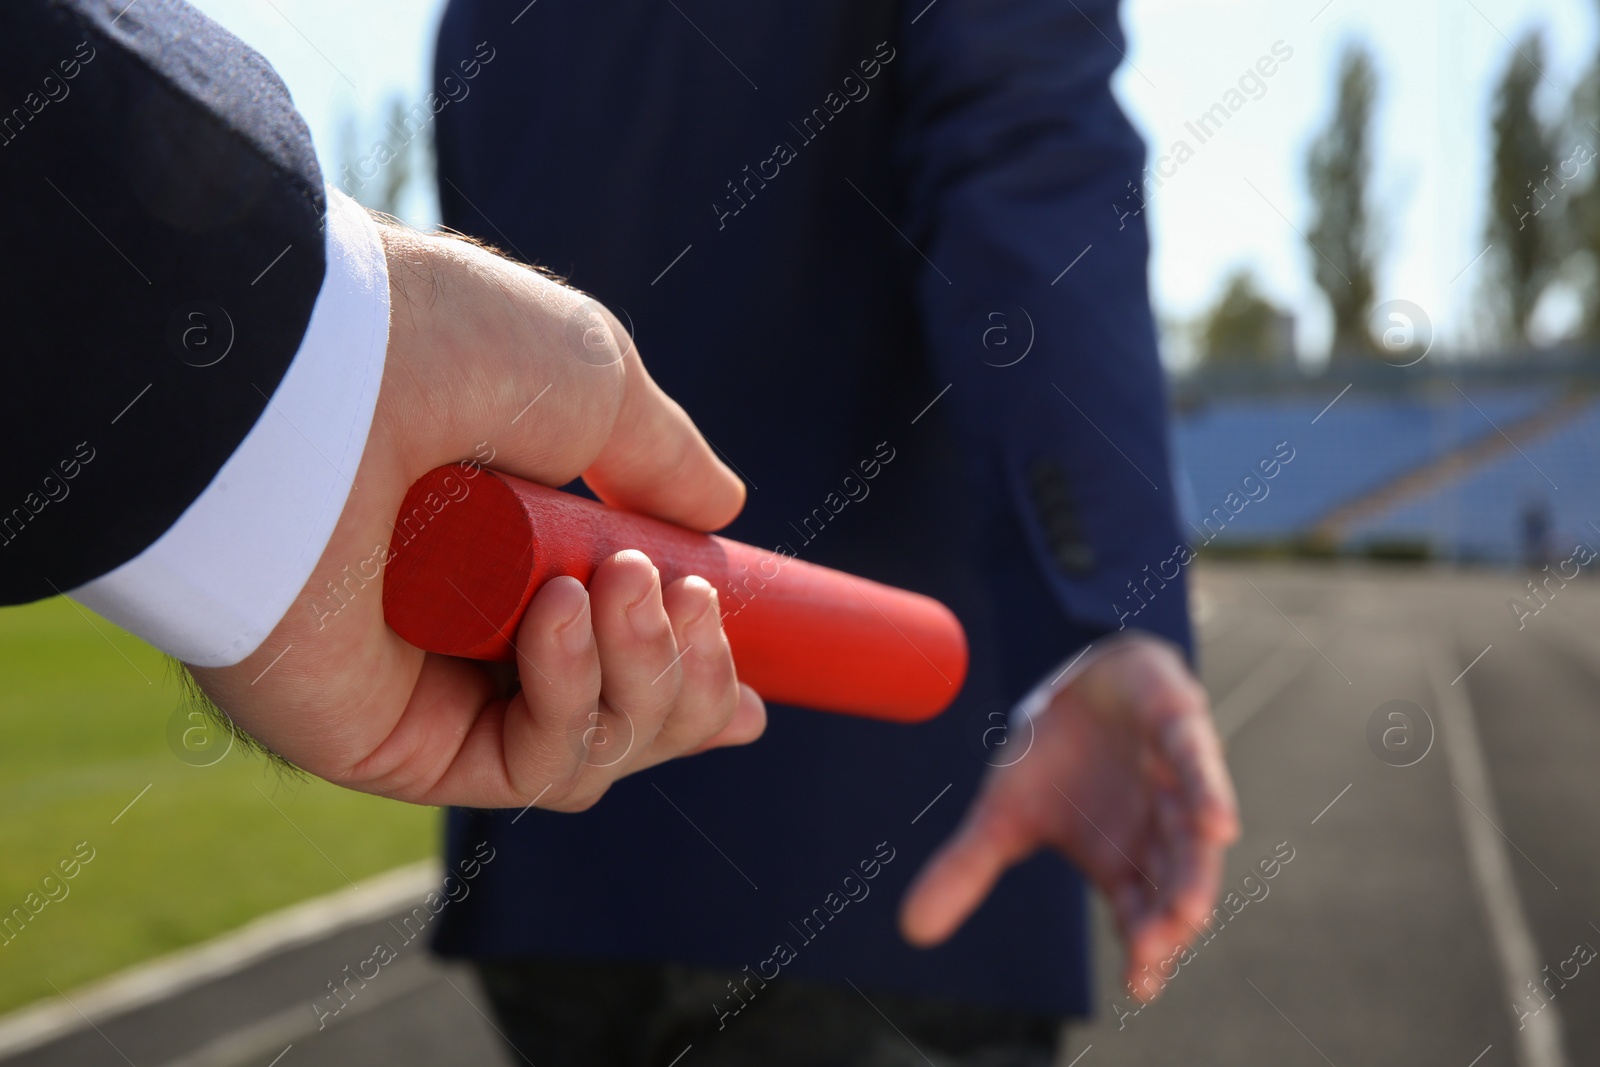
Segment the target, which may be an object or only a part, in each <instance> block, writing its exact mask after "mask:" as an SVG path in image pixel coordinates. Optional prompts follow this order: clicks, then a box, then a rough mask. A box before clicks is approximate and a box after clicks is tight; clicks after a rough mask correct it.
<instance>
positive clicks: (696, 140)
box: [436, 0, 1188, 1015]
mask: <svg viewBox="0 0 1600 1067" xmlns="http://www.w3.org/2000/svg"><path fill="white" fill-rule="evenodd" d="M525 2H526V0H454V2H453V3H452V4H451V5H450V7H449V9H448V11H447V14H446V15H445V18H444V22H443V26H442V29H441V32H440V37H439V45H438V53H437V60H438V74H439V76H440V77H441V78H443V77H445V76H446V75H448V74H450V73H451V72H452V71H454V70H455V69H456V66H457V64H458V62H459V61H461V60H464V59H469V58H470V57H472V55H473V54H474V49H475V48H476V47H477V45H478V43H479V42H484V41H486V42H488V43H489V44H490V45H491V46H492V47H493V48H494V49H495V50H496V54H495V59H494V61H493V63H492V64H490V65H487V66H485V67H484V68H483V69H482V71H481V73H480V74H479V76H478V78H477V80H476V81H475V83H474V85H473V90H472V95H471V96H470V98H468V99H465V100H463V101H461V102H460V103H457V104H455V105H453V106H452V107H450V108H449V109H447V110H446V111H445V112H444V113H443V114H442V115H441V116H440V118H439V128H438V147H439V178H440V192H441V196H442V200H443V209H444V217H445V220H446V222H447V223H449V224H450V225H452V226H454V227H457V228H459V229H461V230H464V231H466V232H469V233H472V234H474V235H477V236H479V237H482V238H484V239H486V240H488V241H491V242H494V243H496V244H499V245H500V246H502V247H503V248H505V249H506V250H507V251H508V252H511V253H513V254H517V255H520V256H522V257H524V258H526V259H529V260H532V261H534V262H538V263H540V264H542V265H545V266H547V267H549V268H551V269H553V270H555V271H557V272H560V273H562V274H565V275H567V276H568V277H569V278H570V280H571V282H572V283H573V284H574V285H576V286H578V287H580V288H583V289H585V290H588V291H589V292H592V293H594V294H595V295H596V296H597V297H598V298H599V299H601V300H603V301H604V302H605V303H606V304H608V305H609V306H611V307H612V308H613V309H615V310H616V311H617V312H618V314H619V316H621V317H623V318H624V321H626V322H631V324H632V328H633V331H634V333H635V336H636V338H637V342H638V344H639V346H640V349H641V351H642V353H643V355H644V358H645V361H646V363H647V365H648V366H649V368H650V370H651V372H652V374H654V375H655V377H656V378H657V379H658V380H659V381H660V382H661V384H662V385H663V387H664V388H665V389H666V390H667V391H668V392H669V393H670V394H671V395H672V396H674V397H675V398H676V399H678V400H679V401H680V402H681V403H682V404H683V405H684V407H685V408H686V409H687V410H688V411H689V413H690V414H691V415H692V416H693V417H694V419H695V420H696V421H697V423H698V424H699V425H700V426H701V427H702V428H703V429H704V431H705V433H706V435H707V437H708V438H709V439H710V440H711V441H712V442H713V444H714V445H715V446H716V448H717V449H718V450H719V451H720V452H721V453H722V454H723V455H724V456H725V457H726V458H727V460H728V461H729V462H730V463H731V464H733V465H734V466H735V467H736V468H737V469H738V470H739V472H740V473H741V474H742V475H743V476H744V477H745V479H746V481H747V482H748V483H749V487H750V497H749V504H748V506H747V507H746V509H745V512H744V514H743V515H742V516H741V517H740V518H739V519H738V521H737V522H735V523H734V525H733V526H732V527H730V529H729V530H728V531H727V532H728V533H729V534H730V535H731V536H733V537H736V538H739V539H741V540H745V541H748V542H752V543H755V544H759V545H765V546H777V545H786V546H788V547H789V548H790V549H792V550H793V551H794V552H795V553H797V554H798V555H799V556H800V557H801V558H803V559H807V560H811V561H814V562H818V563H822V564H826V565H830V566H834V567H840V568H844V569H846V570H850V571H855V572H858V573H861V574H864V575H867V576H870V577H872V578H876V579H879V580H881V581H885V582H889V583H893V584H898V585H903V586H908V587H910V588H913V589H918V590H921V591H924V592H926V593H929V594H931V595H933V596H935V597H938V598H939V599H941V600H943V601H944V602H945V603H947V604H949V605H950V606H951V607H952V608H953V609H954V610H955V611H956V613H957V614H958V615H959V616H960V618H961V620H962V622H963V623H964V624H965V625H966V628H967V632H968V635H969V638H970V641H971V650H972V669H971V673H970V677H969V679H968V681H967V684H966V688H965V691H964V692H963V693H962V695H961V698H960V699H959V700H958V701H957V702H956V704H955V705H954V707H952V708H951V710H949V711H948V712H946V713H945V714H944V715H943V716H942V717H940V718H938V719H936V720H934V721H932V722H929V723H926V724H922V725H918V726H897V725H887V724H882V723H875V722H870V721H865V720H862V719H856V718H850V717H846V716H840V715H829V714H822V713H818V712H813V711H804V710H798V709H790V708H773V709H772V710H771V721H770V725H769V728H768V730H767V734H766V736H765V737H764V738H763V739H762V740H761V741H760V742H758V743H757V744H754V745H751V746H749V747H747V748H742V749H737V750H730V751H719V752H714V753H711V754H708V755H704V756H700V757H697V758H695V759H691V760H684V761H679V762H676V763H673V764H670V765H667V766H663V767H658V768H656V769H654V770H652V771H649V772H647V773H644V774H639V775H635V776H633V777H630V778H628V779H625V780H624V781H622V782H621V783H620V784H618V785H617V786H616V787H614V788H613V789H612V790H611V792H610V793H608V794H607V795H606V796H605V798H604V799H603V800H601V802H600V803H599V804H598V805H597V806H596V807H595V808H593V809H592V810H591V811H589V812H587V813H584V814H582V815H559V814H551V813H547V812H542V811H529V812H527V813H526V814H522V815H520V816H519V813H517V812H514V811H513V812H499V813H488V812H473V811H458V812H455V813H453V814H452V817H451V819H450V829H449V846H448V847H449V850H450V852H451V854H452V857H454V856H457V855H461V856H465V855H467V854H468V853H470V852H471V851H472V849H473V848H474V846H475V845H476V844H477V843H478V842H480V841H488V842H490V843H491V845H492V847H493V848H494V849H495V853H494V855H495V858H494V860H493V861H492V862H491V863H490V864H488V866H487V867H486V869H485V870H484V872H483V873H482V874H481V875H480V876H479V877H478V879H477V880H476V881H475V882H474V883H473V889H472V893H471V895H470V896H468V897H467V898H465V899H464V900H462V901H461V902H460V903H459V904H452V905H451V906H450V907H449V908H447V909H446V910H445V912H444V913H443V915H442V916H441V920H440V934H439V937H438V939H437V942H436V944H437V947H438V948H439V949H440V950H441V951H443V952H446V953H448V954H456V955H467V956H474V957H479V958H484V957H508V956H519V955H522V956H526V955H539V956H546V957H562V956H567V957H584V958H602V959H619V960H621V959H626V960H675V961H682V962H689V963H703V964H712V965H720V966H727V967H729V968H730V969H732V970H734V971H739V970H740V969H741V968H744V967H748V968H750V971H751V972H752V973H760V974H762V975H764V976H766V977H768V978H770V977H771V976H772V974H773V973H774V972H777V973H781V974H783V975H785V976H800V977H807V978H811V979H816V980H823V981H829V982H835V983H838V984H840V985H843V984H844V982H845V980H847V979H848V980H849V981H853V982H855V983H856V984H857V985H858V986H859V987H861V988H862V989H864V990H869V991H870V990H872V989H883V990H888V991H898V992H903V993H911V994H925V995H934V996H947V997H951V998H957V999H961V1000H964V1001H968V1002H981V1003H989V1004H995V1005H1003V1006H1009V1007H1013V1008H1020V1009H1023V1010H1028V1011H1036V1012H1042V1013H1051V1014H1058V1015H1065V1014H1071V1013H1076V1012H1082V1011H1084V1010H1086V1007H1087V996H1088V989H1089V980H1088V956H1087V950H1088V938H1087V935H1086V930H1085V901H1084V889H1083V886H1082V884H1081V882H1080V881H1079V879H1078V877H1077V875H1076V874H1075V872H1074V871H1073V870H1072V869H1071V868H1070V867H1069V866H1068V865H1067V864H1066V863H1065V862H1064V861H1062V860H1061V859H1059V858H1057V857H1055V856H1039V857H1036V858H1035V859H1033V860H1031V861H1029V862H1027V863H1025V864H1023V865H1022V866H1020V867H1019V868H1017V869H1016V870H1014V871H1012V872H1011V873H1009V874H1008V875H1006V877H1005V878H1004V879H1003V881H1002V882H1001V884H1000V885H999V887H998V888H997V889H996V890H995V892H994V894H993V896H992V897H991V898H990V899H989V901H988V902H987V903H986V904H985V905H984V906H983V907H982V908H981V909H980V910H979V912H978V913H977V914H976V915H975V916H974V917H973V918H972V919H971V920H970V921H969V922H968V923H967V924H966V926H965V927H963V928H962V930H961V931H960V932H959V933H958V934H957V935H956V936H955V938H954V939H953V940H952V941H951V942H950V943H949V944H947V945H946V946H944V947H941V948H938V949H935V950H932V951H920V950H915V949H912V948H910V947H908V946H907V945H906V944H904V943H903V942H902V941H901V939H900V937H899V935H898V933H897V931H896V925H895V917H896V910H897V907H898V904H899V899H900V896H901V894H902V892H903V890H904V888H905V886H906V883H907V882H908V880H909V879H910V877H911V876H912V875H913V874H914V873H915V871H916V870H917V868H918V867H919V866H920V865H921V863H922V862H923V861H924V859H925V858H926V857H927V856H928V854H929V853H930V852H931V850H932V849H933V848H934V847H935V846H936V845H937V844H938V843H939V842H940V841H941V840H943V839H944V838H945V837H946V835H947V834H948V833H949V832H950V831H951V829H952V828H953V827H954V825H955V823H956V821H957V819H958V818H959V817H960V816H961V814H962V812H963V810H964V809H965V807H966V805H967V804H968V802H969V801H970V799H971V797H972V796H973V794H974V791H975V790H976V788H977V786H978V783H979V780H980V777H981V775H982V774H983V773H984V772H985V770H986V769H987V766H988V765H989V764H992V763H999V762H1003V761H1004V760H1005V759H1007V758H1009V752H1015V751H1016V749H1014V748H1013V749H1010V750H1007V749H1005V747H1004V744H1019V743H1021V742H1022V741H1023V740H1025V739H1019V738H1015V737H1012V738H1010V739H1007V738H1006V735H1005V731H1004V729H1003V727H1002V725H1001V724H1003V723H1004V721H1005V713H1006V711H1007V709H1009V708H1010V706H1011V705H1012V703H1013V702H1014V701H1015V700H1016V699H1017V698H1018V697H1019V696H1020V695H1021V694H1022V693H1023V692H1024V691H1025V690H1026V689H1027V688H1028V687H1029V686H1031V685H1032V684H1034V683H1035V682H1036V681H1038V680H1039V679H1040V678H1041V677H1042V676H1043V675H1044V674H1045V673H1046V672H1047V671H1049V670H1050V669H1051V667H1052V666H1053V665H1055V664H1057V663H1059V662H1060V661H1061V660H1062V659H1064V658H1065V657H1066V656H1068V655H1070V654H1072V653H1073V652H1074V651H1075V650H1076V649H1078V648H1081V647H1082V646H1083V645H1084V644H1085V643H1087V642H1089V641H1092V640H1093V639H1095V638H1096V637H1098V636H1100V635H1103V634H1105V633H1107V632H1110V631H1115V630H1117V629H1118V628H1119V625H1121V624H1123V623H1124V622H1125V621H1126V622H1127V623H1128V624H1129V625H1135V624H1136V625H1138V626H1139V627H1141V628H1143V629H1146V630H1151V631H1154V632H1157V633H1160V634H1163V635H1164V636H1166V637H1168V638H1170V639H1172V640H1175V641H1177V642H1179V643H1180V644H1183V645H1185V646H1186V647H1187V644H1188V629H1187V622H1186V615H1185V602H1184V591H1183V583H1182V579H1181V577H1180V578H1179V579H1177V580H1173V581H1161V580H1158V581H1157V582H1154V583H1152V582H1150V581H1149V575H1150V574H1151V573H1153V569H1154V568H1155V566H1156V564H1158V563H1159V562H1161V561H1165V560H1167V559H1169V558H1170V557H1171V556H1172V555H1173V549H1174V547H1175V546H1176V544H1177V543H1178V541H1179V540H1180V538H1179V535H1178V531H1177V528H1176V519H1175V513H1174V494H1173V488H1172V480H1171V476H1170V474H1169V470H1168V462H1167V437H1166V422H1165V400H1164V396H1163V387H1162V380H1161V373H1160V369H1159V366H1158V362H1157V355H1156V343H1155V336H1154V330H1153V325H1152V318H1151V313H1150V308H1149V303H1148V296H1147V292H1146V281H1145V264H1146V256H1147V245H1146V235H1145V231H1144V228H1143V225H1142V222H1143V220H1142V216H1138V215H1135V214H1132V212H1133V211H1134V210H1135V209H1137V207H1138V201H1137V199H1136V198H1133V197H1132V196H1130V190H1131V189H1135V188H1138V187H1139V182H1140V173H1141V170H1142V167H1143V159H1144V149H1143V146H1142V144H1141V143H1140V140H1139V138H1138V137H1137V135H1136V134H1135V132H1134V131H1133V129H1132V128H1131V127H1130V125H1129V123H1128V122H1127V120H1126V118H1125V117H1124V115H1123V114H1122V112H1121V111H1120V109H1119V108H1118V106H1117V104H1116V103H1115V101H1114V100H1113V98H1112V95H1111V92H1110V88H1109V84H1108V80H1109V78H1110V76H1111V73H1112V71H1113V69H1114V68H1115V67H1116V66H1117V64H1118V62H1119V60H1120V52H1121V49H1122V47H1123V46H1122V36H1121V31H1120V29H1119V26H1118V21H1117V13H1116V5H1115V3H1114V2H1113V0H1078V2H1077V3H1076V4H1062V3H1057V2H1053V0H937V2H934V3H927V2H926V0H911V2H910V3H909V4H908V5H906V6H901V5H899V4H894V3H888V2H883V0H870V2H864V0H827V2H807V3H799V2H771V3H764V4H747V3H736V2H732V0H676V2H674V3H660V2H658V0H542V2H540V3H538V4H537V5H533V6H525ZM1130 183H1132V184H1131V185H1130ZM535 414H537V412H535ZM868 471H871V472H872V473H873V476H872V477H871V478H868V477H867V473H868ZM1147 566H1148V567H1150V568H1152V570H1151V571H1150V572H1147V571H1146V570H1145V568H1146V567H1147ZM1129 582H1139V583H1140V586H1139V588H1140V589H1141V591H1142V597H1141V599H1140V600H1135V599H1134V598H1133V597H1132V596H1131V595H1130V592H1129V588H1128V585H1127V583H1129ZM1140 603H1143V604H1144V605H1145V606H1144V607H1143V608H1142V609H1141V611H1140V613H1139V615H1138V617H1137V619H1125V617H1124V616H1123V612H1125V611H1126V610H1127V609H1128V608H1129V607H1132V606H1138V605H1139V604H1140ZM930 804H931V806H930ZM884 857H889V858H888V859H887V861H885V860H884ZM868 870H870V871H871V872H872V873H873V874H874V877H873V878H872V879H871V880H867V879H866V872H867V871H868ZM785 950H787V951H785ZM746 982H749V979H748V978H747V979H746ZM737 1006H738V1002H736V1001H734V1000H733V999H732V998H731V997H730V998H729V1000H728V1001H727V1002H726V1003H725V1004H723V1005H721V1006H709V1005H708V1010H712V1011H723V1010H729V1009H732V1008H737Z"/></svg>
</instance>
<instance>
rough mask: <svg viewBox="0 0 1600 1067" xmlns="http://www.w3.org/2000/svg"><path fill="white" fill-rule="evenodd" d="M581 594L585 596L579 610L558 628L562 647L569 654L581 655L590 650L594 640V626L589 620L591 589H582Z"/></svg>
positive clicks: (557, 632)
mask: <svg viewBox="0 0 1600 1067" xmlns="http://www.w3.org/2000/svg"><path fill="white" fill-rule="evenodd" d="M579 595H581V596H582V597H583V601H582V602H581V603H580V604H579V605H578V610H577V611H574V612H573V613H572V617H571V618H569V619H568V620H567V621H566V622H564V623H562V624H561V625H560V626H558V627H557V628H556V634H557V635H558V636H559V637H560V638H561V647H562V649H563V650H564V651H565V652H566V653H567V655H569V656H581V655H582V654H583V653H585V652H587V651H588V650H589V645H590V643H591V642H593V641H594V627H593V625H592V624H591V623H590V621H589V591H588V590H587V589H583V590H580V593H579Z"/></svg>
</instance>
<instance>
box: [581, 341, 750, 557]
mask: <svg viewBox="0 0 1600 1067" xmlns="http://www.w3.org/2000/svg"><path fill="white" fill-rule="evenodd" d="M617 329H619V330H620V329H621V327H620V326H619V327H617ZM623 363H624V365H625V366H626V368H627V378H626V380H625V382H624V386H623V395H622V406H621V409H620V410H619V411H618V412H617V421H616V423H615V425H614V427H613V429H612V433H611V437H610V439H609V440H607V442H606V444H605V447H604V448H603V449H602V450H601V452H600V456H599V458H597V459H596V460H595V462H594V464H593V465H592V466H591V467H590V468H589V469H588V470H586V471H584V473H583V479H584V481H586V482H588V483H589V487H590V488H591V489H593V490H594V491H595V493H596V495H598V496H599V497H600V499H602V500H604V501H605V502H606V503H608V504H612V505H615V506H617V507H622V508H626V509H628V510H629V511H639V512H644V513H645V514H649V515H655V516H658V517H660V518H663V519H666V520H668V521H669V522H676V523H678V524H679V525H681V526H688V527H691V528H693V529H696V530H717V529H721V528H722V527H724V526H726V525H727V524H728V523H730V522H732V521H733V518H734V516H735V515H737V514H739V510H740V509H741V508H743V507H744V483H743V482H741V481H740V480H739V479H738V478H737V477H735V475H734V473H733V472H732V471H731V470H729V469H728V468H727V466H725V465H724V464H723V463H722V461H721V460H719V459H718V458H717V457H716V455H715V454H713V453H712V451H711V447H710V446H709V445H708V444H707V443H706V440H705V438H704V437H701V436H700V431H699V430H697V429H695V426H694V423H693V422H691V421H690V419H689V416H688V415H687V414H686V413H685V412H684V410H683V408H681V407H679V406H678V404H677V402H676V401H674V400H672V399H671V398H670V397H668V396H667V395H666V394H665V393H663V392H662V391H661V388H660V386H658V385H656V383H655V381H654V380H653V379H651V377H650V374H649V372H648V371H646V370H645V369H644V364H643V362H641V361H640V359H639V356H638V354H637V353H636V352H634V351H632V350H630V351H629V352H628V354H627V356H626V357H624V360H623Z"/></svg>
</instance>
